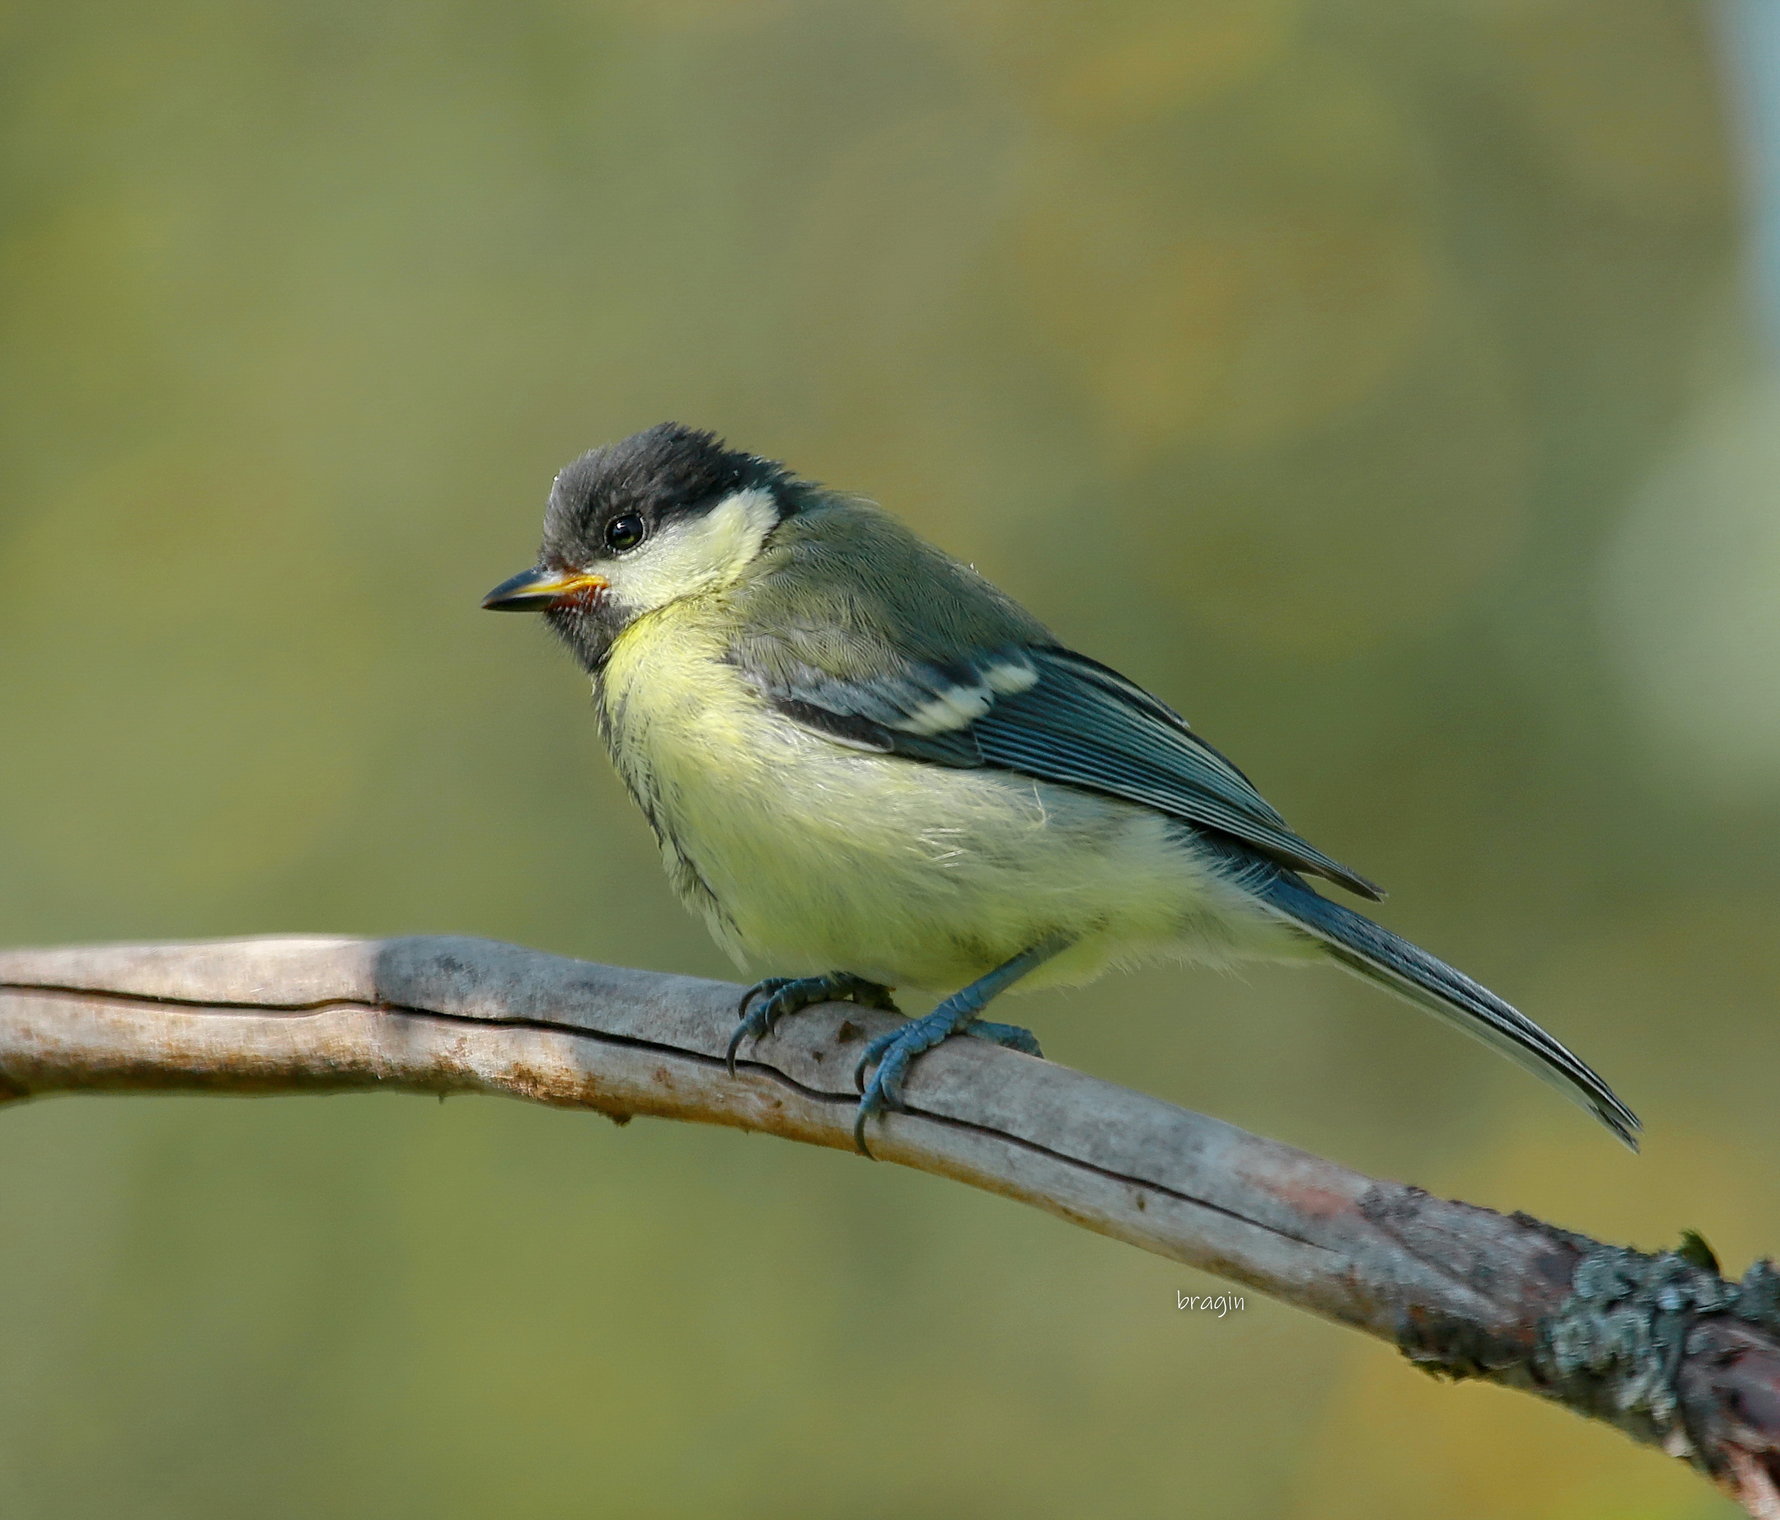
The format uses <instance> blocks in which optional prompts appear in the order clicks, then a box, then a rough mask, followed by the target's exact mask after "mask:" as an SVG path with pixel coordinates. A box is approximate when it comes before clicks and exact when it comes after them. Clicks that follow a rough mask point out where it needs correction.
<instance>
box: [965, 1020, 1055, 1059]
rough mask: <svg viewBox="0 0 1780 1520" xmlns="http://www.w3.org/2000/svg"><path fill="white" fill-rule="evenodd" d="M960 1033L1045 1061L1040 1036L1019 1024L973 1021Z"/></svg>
mask: <svg viewBox="0 0 1780 1520" xmlns="http://www.w3.org/2000/svg"><path fill="white" fill-rule="evenodd" d="M958 1032H959V1033H960V1034H968V1035H974V1036H975V1037H976V1038H977V1039H979V1040H987V1041H988V1042H989V1043H990V1044H991V1045H1005V1046H1007V1048H1008V1049H1009V1050H1018V1051H1021V1052H1023V1053H1024V1054H1026V1055H1029V1056H1037V1057H1038V1058H1039V1059H1040V1060H1043V1059H1044V1052H1043V1051H1042V1050H1040V1049H1039V1048H1038V1036H1037V1035H1035V1034H1034V1033H1033V1032H1032V1031H1031V1030H1030V1029H1022V1028H1021V1027H1020V1026H1019V1025H1018V1024H997V1023H996V1022H995V1021H994V1020H993V1019H972V1020H971V1021H970V1022H969V1023H968V1024H966V1025H965V1026H964V1028H962V1029H961V1030H959V1031H958Z"/></svg>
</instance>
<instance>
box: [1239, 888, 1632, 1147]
mask: <svg viewBox="0 0 1780 1520" xmlns="http://www.w3.org/2000/svg"><path fill="white" fill-rule="evenodd" d="M1246 864H1248V865H1249V869H1246V870H1243V871H1242V872H1241V880H1242V885H1243V887H1244V888H1245V889H1246V890H1248V891H1249V892H1252V893H1253V894H1254V895H1255V896H1256V897H1257V898H1259V899H1260V900H1261V902H1262V903H1264V904H1265V905H1266V906H1267V907H1268V908H1270V909H1271V910H1272V911H1273V912H1275V913H1276V914H1278V915H1280V916H1281V917H1283V918H1285V919H1288V920H1290V921H1291V922H1292V923H1294V924H1296V925H1297V926H1298V927H1299V928H1300V929H1302V930H1304V931H1305V932H1306V933H1307V934H1310V935H1311V936H1313V937H1314V938H1316V939H1318V940H1321V941H1322V944H1323V948H1324V949H1325V950H1326V951H1327V952H1328V954H1329V955H1330V956H1331V957H1332V958H1333V959H1334V960H1336V961H1337V962H1339V963H1340V964H1341V965H1342V966H1344V967H1346V968H1347V970H1349V971H1351V972H1353V973H1354V974H1355V975H1356V976H1362V977H1364V978H1365V979H1366V980H1367V981H1369V982H1375V983H1377V984H1378V985H1379V986H1382V987H1388V988H1389V989H1390V990H1391V991H1392V992H1395V993H1397V994H1398V995H1399V996H1400V997H1403V998H1406V999H1408V1001H1410V1002H1411V1003H1414V1004H1415V1005H1416V1007H1418V1008H1424V1009H1426V1010H1427V1011H1428V1012H1429V1013H1432V1014H1437V1015H1438V1016H1439V1017H1440V1018H1443V1019H1445V1020H1446V1021H1447V1022H1448V1023H1449V1024H1452V1025H1454V1026H1455V1027H1456V1028H1458V1029H1462V1030H1463V1031H1464V1032H1465V1033H1466V1034H1468V1035H1471V1036H1472V1037H1474V1038H1475V1039H1479V1040H1482V1041H1483V1042H1484V1044H1486V1045H1490V1046H1493V1047H1494V1048H1495V1049H1497V1050H1499V1051H1501V1052H1502V1054H1503V1055H1505V1056H1507V1057H1508V1059H1509V1060H1511V1061H1514V1062H1516V1063H1517V1064H1518V1065H1521V1066H1524V1067H1525V1068H1526V1069H1527V1070H1528V1071H1530V1072H1532V1073H1533V1075H1534V1076H1536V1077H1541V1078H1543V1079H1544V1080H1545V1081H1547V1082H1549V1083H1551V1085H1552V1086H1553V1087H1555V1088H1557V1089H1558V1090H1559V1091H1560V1092H1563V1093H1564V1094H1566V1095H1567V1096H1568V1097H1569V1098H1571V1099H1572V1100H1573V1101H1575V1102H1577V1103H1580V1104H1581V1105H1582V1106H1583V1107H1584V1108H1586V1109H1587V1110H1588V1111H1589V1112H1590V1113H1592V1114H1593V1115H1594V1116H1595V1117H1596V1118H1597V1119H1599V1120H1600V1121H1601V1123H1603V1124H1605V1125H1606V1126H1607V1128H1608V1129H1610V1130H1612V1131H1613V1133H1614V1134H1616V1135H1618V1136H1619V1138H1620V1139H1621V1140H1623V1141H1624V1142H1625V1143H1626V1145H1627V1146H1629V1147H1630V1148H1631V1149H1632V1150H1634V1151H1635V1150H1637V1148H1638V1137H1637V1131H1638V1128H1639V1124H1638V1116H1637V1115H1636V1114H1634V1113H1633V1112H1632V1111H1631V1110H1630V1109H1629V1108H1627V1107H1626V1106H1625V1104H1623V1103H1622V1102H1620V1101H1619V1099H1618V1097H1617V1096H1615V1094H1614V1092H1613V1089H1612V1088H1610V1087H1609V1086H1608V1085H1607V1084H1606V1083H1605V1082H1604V1081H1602V1080H1601V1078H1600V1077H1599V1076H1598V1075H1597V1074H1596V1073H1595V1072H1594V1071H1593V1070H1592V1069H1590V1067H1589V1066H1588V1065H1587V1064H1586V1063H1585V1062H1583V1061H1582V1060H1580V1059H1579V1058H1578V1057H1576V1056H1574V1055H1572V1054H1571V1053H1570V1052H1569V1051H1568V1050H1566V1049H1565V1048H1564V1047H1563V1046H1562V1045H1560V1044H1559V1043H1558V1042H1557V1041H1556V1040H1554V1039H1553V1038H1552V1037H1551V1036H1550V1035H1548V1034H1547V1033H1546V1032H1545V1031H1544V1030H1543V1029H1541V1028H1540V1027H1539V1026H1538V1025H1537V1024H1535V1023H1534V1022H1533V1021H1532V1020H1531V1019H1529V1018H1528V1017H1527V1016H1526V1015H1525V1014H1524V1013H1522V1012H1521V1011H1520V1010H1519V1009H1518V1008H1514V1007H1512V1006H1510V1005H1509V1004H1507V1003H1505V1002H1503V1001H1502V999H1501V998H1499V997H1497V996H1496V995H1495V993H1493V992H1491V991H1490V990H1489V989H1488V988H1487V987H1481V986H1479V985H1478V984H1477V983H1476V982H1474V981H1472V980H1471V978H1470V977H1468V976H1466V975H1464V974H1463V973H1462V972H1458V971H1455V970H1453V968H1452V967H1451V966H1449V965H1447V964H1446V962H1445V961H1442V960H1437V959H1435V957H1433V956H1431V955H1429V954H1428V952H1427V951H1425V950H1423V949H1420V948H1419V947H1417V946H1415V945H1412V944H1410V942H1409V941H1408V940H1406V939H1402V938H1400V937H1398V936H1397V935H1395V934H1392V933H1391V931H1390V930H1389V929H1386V928H1384V927H1382V926H1381V925H1379V924H1375V923H1373V922H1372V920H1371V919H1369V918H1366V917H1364V916H1363V915H1361V914H1358V913H1355V912H1354V911H1353V910H1352V909H1351V908H1345V907H1343V906H1342V905H1341V904H1340V903H1335V902H1330V901H1329V899H1328V898H1326V897H1323V896H1320V895H1319V894H1318V893H1316V892H1313V891H1312V890H1311V889H1310V888H1309V887H1308V886H1306V885H1305V883H1304V882H1303V881H1302V880H1301V879H1300V878H1298V877H1297V876H1295V875H1293V874H1292V873H1291V872H1289V871H1283V870H1280V869H1278V868H1277V867H1274V868H1272V869H1269V870H1265V871H1260V870H1256V869H1254V865H1255V864H1257V863H1255V862H1253V860H1252V857H1251V861H1250V862H1248V863H1246Z"/></svg>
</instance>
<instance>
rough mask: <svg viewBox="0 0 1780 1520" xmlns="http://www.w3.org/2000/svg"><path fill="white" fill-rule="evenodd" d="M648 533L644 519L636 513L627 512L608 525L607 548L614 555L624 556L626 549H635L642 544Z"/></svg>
mask: <svg viewBox="0 0 1780 1520" xmlns="http://www.w3.org/2000/svg"><path fill="white" fill-rule="evenodd" d="M648 532H649V530H648V528H646V527H645V526H644V525H643V519H642V518H640V517H638V516H637V515H636V513H634V512H627V513H625V515H624V516H623V517H614V518H613V519H612V520H611V521H610V522H609V523H607V524H606V547H607V548H608V549H610V550H611V551H612V552H613V553H614V554H622V553H624V551H625V550H626V549H634V548H636V546H637V545H638V544H640V543H642V541H643V540H644V538H645V537H647V536H648Z"/></svg>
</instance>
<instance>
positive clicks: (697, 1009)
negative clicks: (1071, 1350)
mask: <svg viewBox="0 0 1780 1520" xmlns="http://www.w3.org/2000/svg"><path fill="white" fill-rule="evenodd" d="M739 992H740V989H739V988H737V987H734V986H731V985H729V984H728V983H723V982H708V981H699V980H694V979H692V978H688V977H675V976H663V975H656V974H652V973H647V972H641V971H627V970H622V969H617V968H614V967H609V966H596V965H592V964H589V963H587V962H584V961H573V960H564V959H562V958H560V957H557V956H553V955H545V954H543V953H541V952H539V951H535V950H526V949H522V948H520V947H518V946H515V945H506V944H500V943H496V942H494V941H489V940H476V939H447V938H410V939H393V940H358V939H322V938H314V939H264V940H241V941H233V942H215V943H199V944H189V945H136V946H132V945H114V946H102V947H96V948H89V949H61V950H15V951H10V952H4V953H0V1101H15V1100H18V1099H23V1098H28V1097H36V1096H39V1095H42V1094H46V1093H55V1092H85V1091H143V1090H159V1091H206V1092H229V1093H269V1092H297V1091H328V1092H338V1091H345V1090H350V1089H365V1088H374V1087H375V1088H395V1089H399V1090H405V1091H412V1092H427V1093H467V1092H479V1093H505V1094H508V1095H510V1096H513V1097H520V1098H528V1099H531V1100H533V1101H535V1102H539V1103H548V1104H554V1105H556V1106H559V1107H564V1108H580V1109H592V1110H594V1111H596V1112H599V1113H603V1114H606V1115H608V1116H609V1117H611V1118H613V1119H616V1120H618V1121H619V1122H624V1121H627V1120H628V1119H629V1118H630V1117H631V1116H632V1115H634V1114H650V1115H655V1116H658V1117H662V1118H672V1119H690V1120H696V1121H699V1122H702V1123H707V1124H727V1125H732V1126H734V1127H736V1128H739V1129H751V1130H760V1131H763V1132H765V1133H767V1134H774V1135H780V1136H783V1137H784V1138H786V1139H789V1140H802V1141H806V1142H808V1143H810V1144H813V1145H826V1146H831V1147H833V1148H835V1149H837V1150H850V1149H851V1146H852V1136H851V1124H852V1118H853V1105H854V1102H855V1101H856V1095H855V1094H854V1092H853V1087H852V1081H851V1071H852V1067H853V1061H854V1059H855V1051H856V1048H857V1046H858V1044H859V1042H860V1041H861V1040H863V1039H866V1038H869V1037H870V1036H871V1035H873V1034H876V1033H878V1032H880V1031H882V1030H883V1029H885V1028H888V1027H890V1023H891V1019H890V1016H889V1015H886V1014H882V1013H875V1012H871V1011H867V1010H863V1009H859V1008H855V1007H853V1006H851V1005H846V1004H834V1005H828V1006H825V1007H822V1008H818V1009H811V1010H810V1011H809V1012H807V1013H804V1014H800V1015H799V1016H798V1017H796V1018H794V1019H788V1020H786V1021H785V1022H784V1023H783V1024H782V1025H781V1026H780V1028H779V1029H778V1031H777V1032H776V1033H774V1034H773V1035H772V1036H771V1037H769V1038H768V1039H767V1040H765V1041H763V1042H761V1044H760V1045H758V1046H755V1047H750V1048H749V1049H748V1051H747V1055H748V1059H746V1060H745V1061H743V1062H742V1063H741V1064H740V1067H739V1070H738V1074H737V1075H736V1076H735V1077H733V1078H732V1077H730V1076H729V1074H728V1073H727V1071H726V1070H725V1068H724V1063H723V1050H724V1046H725V1043H726V1042H727V1040H728V1037H729V1032H730V1029H731V1027H732V1025H733V1023H734V1020H735V1016H736V1001H737V997H738V994H739ZM909 1094H910V1111H909V1112H908V1113H905V1114H893V1115H890V1116H887V1117H886V1118H885V1119H884V1120H883V1121H882V1122H881V1124H879V1125H877V1126H875V1127H874V1129H873V1150H874V1152H875V1153H876V1154H877V1155H878V1156H879V1157H880V1158H882V1159H883V1160H886V1161H896V1162H900V1163H902V1164H903V1165H905V1166H911V1167H915V1168H917V1169H919V1170H921V1171H927V1172H934V1173H938V1174H939V1175H941V1176H945V1177H954V1178H956V1179H958V1180H959V1181H961V1182H967V1183H970V1184H971V1185H973V1186H975V1187H980V1188H985V1189H987V1190H989V1191H990V1192H995V1193H1001V1194H1004V1195H1005V1196H1007V1197H1010V1198H1017V1199H1020V1200H1021V1201H1022V1202H1025V1203H1030V1204H1034V1205H1036V1206H1037V1207H1039V1208H1042V1209H1046V1210H1048V1211H1049V1212H1051V1213H1053V1214H1056V1215H1058V1216H1059V1217H1061V1218H1063V1219H1066V1220H1068V1221H1070V1222H1071V1223H1072V1224H1079V1225H1082V1226H1085V1227H1086V1228H1088V1229H1091V1230H1097V1231H1099V1232H1100V1233H1102V1234H1104V1235H1110V1236H1113V1237H1114V1238H1115V1239H1118V1240H1123V1241H1128V1242H1129V1243H1130V1244H1132V1245H1136V1246H1141V1247H1142V1248H1143V1249H1145V1250H1148V1251H1154V1252H1156V1253H1157V1254H1158V1255H1161V1256H1166V1257H1168V1258H1170V1259H1171V1260H1174V1261H1180V1262H1185V1263H1187V1264H1188V1265H1190V1266H1194V1267H1200V1268H1203V1269H1204V1270H1206V1271H1208V1272H1214V1273H1217V1274H1219V1275H1220V1276H1223V1277H1227V1278H1232V1279H1234V1280H1235V1281H1237V1282H1239V1283H1244V1284H1247V1285H1248V1286H1250V1287H1252V1288H1255V1289H1257V1290H1259V1291H1261V1292H1264V1293H1269V1294H1272V1295H1273V1296H1274V1297H1276V1298H1280V1299H1283V1300H1285V1301H1286V1302H1288V1303H1292V1304H1296V1305H1298V1306H1299V1307H1300V1308H1303V1309H1308V1310H1310V1311H1311V1312H1312V1313H1315V1314H1320V1315H1322V1316H1323V1317H1325V1318H1327V1319H1332V1320H1335V1321H1337V1322H1339V1323H1341V1324H1344V1325H1351V1326H1353V1327H1354V1328H1356V1329H1359V1330H1364V1331H1366V1332H1367V1333H1369V1334H1372V1335H1376V1336H1378V1337H1380V1338H1382V1339H1384V1340H1387V1341H1390V1342H1391V1343H1392V1344H1394V1345H1396V1346H1397V1347H1398V1348H1399V1349H1400V1350H1402V1352H1403V1353H1404V1354H1405V1355H1406V1356H1407V1357H1408V1358H1409V1359H1410V1360H1411V1361H1412V1362H1414V1363H1415V1364H1417V1365H1418V1366H1420V1367H1422V1368H1424V1369H1426V1370H1427V1371H1429V1372H1433V1373H1436V1374H1439V1375H1443V1376H1448V1377H1453V1378H1484V1379H1488V1380H1489V1381H1492V1382H1495V1383H1500V1384H1503V1385H1505V1386H1507V1387H1511V1388H1520V1389H1524V1390H1526V1391H1528V1392H1531V1393H1536V1394H1539V1395H1541V1396H1543V1397H1545V1398H1548V1399H1552V1400H1554V1401H1556V1402H1558V1403H1561V1404H1563V1405H1565V1406H1567V1407H1568V1408H1570V1409H1573V1410H1575V1411H1576V1412H1578V1413H1579V1414H1584V1415H1588V1416H1591V1417H1593V1418H1595V1419H1600V1420H1605V1421H1607V1422H1608V1423H1610V1424H1613V1425H1616V1426H1618V1427H1619V1428H1620V1429H1621V1430H1623V1431H1625V1432H1626V1433H1627V1434H1628V1435H1630V1436H1632V1437H1633V1438H1634V1439H1635V1440H1638V1441H1642V1442H1646V1443H1648V1444H1652V1445H1656V1446H1659V1447H1660V1448H1662V1449H1663V1450H1665V1451H1667V1452H1669V1453H1670V1454H1671V1455H1673V1456H1677V1457H1680V1458H1683V1459H1684V1460H1686V1461H1688V1462H1690V1463H1692V1465H1693V1466H1694V1467H1696V1468H1697V1469H1698V1470H1699V1471H1701V1472H1702V1473H1704V1474H1705V1475H1707V1476H1708V1477H1709V1478H1711V1479H1712V1480H1713V1481H1714V1482H1715V1483H1717V1484H1718V1486H1719V1487H1720V1488H1721V1489H1723V1490H1724V1491H1725V1492H1726V1493H1728V1494H1729V1495H1730V1496H1731V1497H1732V1498H1734V1499H1735V1500H1737V1502H1739V1503H1740V1504H1742V1505H1743V1506H1744V1508H1745V1509H1746V1510H1747V1511H1748V1512H1749V1513H1750V1514H1753V1515H1760V1516H1764V1517H1768V1520H1780V1489H1777V1487H1776V1483H1777V1480H1780V1274H1776V1272H1775V1271H1774V1269H1773V1267H1772V1266H1771V1264H1770V1263H1767V1262H1765V1261H1764V1262H1758V1263H1757V1264H1756V1265H1755V1266H1754V1267H1752V1268H1750V1270H1749V1272H1748V1273H1747V1274H1746V1275H1745V1276H1744V1278H1743V1279H1742V1281H1741V1282H1740V1283H1731V1282H1727V1281H1725V1280H1724V1279H1723V1278H1721V1277H1720V1276H1719V1275H1718V1274H1717V1272H1716V1271H1715V1270H1712V1269H1711V1268H1710V1267H1708V1266H1705V1265H1702V1264H1698V1262H1697V1261H1696V1260H1695V1259H1694V1257H1695V1254H1696V1253H1689V1255H1688V1256H1683V1255H1682V1254H1679V1253H1675V1252H1664V1253H1662V1254H1659V1255H1647V1254H1644V1253H1641V1252H1637V1251H1632V1250H1629V1249H1623V1248H1619V1247H1614V1246H1607V1245H1603V1244H1601V1243H1599V1242H1597V1241H1594V1240H1590V1239H1588V1238H1587V1237H1586V1236H1582V1235H1576V1234H1572V1233H1570V1232H1569V1231H1566V1230H1561V1229H1558V1228H1557V1227H1555V1226H1553V1225H1548V1224H1544V1223H1542V1222H1540V1221H1539V1220H1537V1219H1533V1218H1531V1217H1529V1216H1527V1215H1525V1214H1513V1215H1502V1214H1497V1213H1495V1212H1493V1211H1491V1210H1489V1209H1483V1208H1477V1207H1475V1206H1473V1205H1470V1204H1464V1203H1454V1202H1449V1201H1447V1200H1445V1199H1441V1198H1435V1197H1432V1196H1431V1195H1429V1194H1427V1193H1425V1192H1423V1191H1422V1190H1421V1189H1419V1188H1414V1187H1408V1186H1405V1185H1403V1184H1401V1183H1395V1182H1381V1181H1376V1180H1374V1179H1372V1178H1370V1177H1365V1176H1362V1175H1360V1174H1359V1173H1356V1172H1351V1171H1348V1170H1347V1169H1346V1168H1344V1167H1341V1166H1338V1165H1336V1164H1335V1163H1333V1162H1330V1161H1324V1160H1321V1159H1319V1158H1318V1157H1315V1156H1311V1155H1308V1154H1306V1153H1305V1152H1303V1151H1298V1150H1294V1149H1292V1148H1291V1147H1290V1146H1286V1145H1282V1144H1279V1143H1278V1142H1276V1141H1272V1140H1266V1139H1263V1138H1261V1137H1259V1136H1256V1135H1250V1134H1247V1133H1245V1132H1243V1131H1242V1130H1239V1129H1236V1128H1235V1127H1233V1126H1231V1125H1229V1124H1225V1123H1223V1122H1222V1121H1220V1120H1217V1119H1212V1118H1207V1117H1205V1116H1204V1115H1201V1114H1195V1113H1189V1112H1187V1111H1186V1110H1184V1109H1179V1108H1175V1107H1173V1106H1172V1105H1170V1104H1167V1103H1163V1102H1161V1101H1159V1100H1157V1099H1155V1098H1148V1097H1145V1096H1143V1095H1142V1094H1140V1093H1135V1092H1130V1091H1128V1090H1126V1089H1124V1088H1121V1087H1116V1086H1114V1085H1112V1084H1111V1083H1107V1082H1102V1081H1099V1080H1097V1079H1095V1078H1093V1077H1089V1076H1085V1075H1083V1074H1082V1073H1081V1072H1077V1071H1071V1070H1069V1069H1068V1068H1066V1067H1062V1066H1056V1065H1053V1064H1051V1063H1049V1062H1046V1061H1040V1060H1036V1059H1034V1058H1032V1057H1030V1056H1024V1055H1020V1054H1018V1053H1016V1052H1014V1051H1010V1050H1004V1049H1001V1048H1000V1047H997V1046H993V1045H989V1044H987V1043H985V1042H983V1041H980V1040H970V1039H962V1040H952V1041H949V1042H948V1043H946V1044H945V1045H943V1046H941V1047H940V1048H938V1049H937V1050H934V1051H932V1052H931V1053H930V1054H928V1055H927V1056H925V1057H923V1059H922V1060H921V1061H920V1062H919V1063H918V1064H917V1065H916V1067H915V1069H914V1074H913V1076H912V1077H911V1079H910V1083H909Z"/></svg>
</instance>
